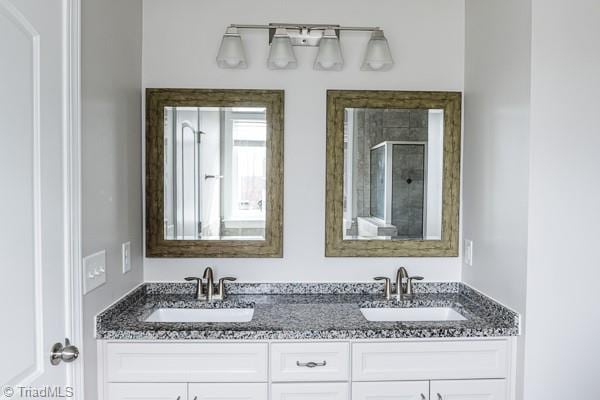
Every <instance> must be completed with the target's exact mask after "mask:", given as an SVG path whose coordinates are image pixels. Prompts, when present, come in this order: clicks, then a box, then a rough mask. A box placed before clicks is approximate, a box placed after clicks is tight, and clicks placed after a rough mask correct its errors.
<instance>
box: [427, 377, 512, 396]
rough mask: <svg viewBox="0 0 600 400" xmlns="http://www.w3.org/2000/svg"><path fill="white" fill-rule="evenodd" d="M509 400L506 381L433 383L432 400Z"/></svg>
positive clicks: (486, 380) (484, 380)
mask: <svg viewBox="0 0 600 400" xmlns="http://www.w3.org/2000/svg"><path fill="white" fill-rule="evenodd" d="M467 398H468V399H469V400H507V399H508V390H507V388H506V380H505V379H482V380H464V381H431V400H464V399H467Z"/></svg>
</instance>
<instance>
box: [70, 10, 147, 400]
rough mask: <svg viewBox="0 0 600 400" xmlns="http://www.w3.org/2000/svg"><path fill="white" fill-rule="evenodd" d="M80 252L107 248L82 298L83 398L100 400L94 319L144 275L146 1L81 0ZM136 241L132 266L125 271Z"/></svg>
mask: <svg viewBox="0 0 600 400" xmlns="http://www.w3.org/2000/svg"><path fill="white" fill-rule="evenodd" d="M81 27H82V46H81V49H82V59H81V62H82V65H81V67H82V76H81V78H82V136H83V137H82V174H83V175H82V180H83V187H82V190H83V193H82V195H83V199H82V202H83V204H82V206H83V216H82V217H83V221H82V225H83V232H82V234H83V255H84V256H85V255H89V254H91V253H94V252H97V251H100V250H103V249H106V255H107V283H106V285H104V286H102V287H100V288H98V289H96V290H94V291H92V292H90V293H89V294H87V295H86V296H84V301H83V307H84V311H83V312H84V321H83V322H84V336H85V337H84V343H83V349H82V350H83V352H82V354H83V359H84V364H85V385H86V388H85V394H86V399H88V400H93V399H96V398H97V394H96V393H97V386H96V374H97V370H96V341H95V340H94V338H93V329H94V322H93V319H94V316H95V315H96V314H97V313H98V312H99V311H100V310H102V309H103V308H105V307H106V306H108V305H109V304H111V303H112V302H114V301H115V300H116V299H117V298H119V297H120V296H122V295H123V294H124V293H126V292H127V291H129V290H130V289H131V288H132V287H134V286H136V285H137V284H138V283H139V282H141V280H142V276H143V271H142V198H141V196H142V191H141V134H140V132H141V103H140V102H141V100H140V90H141V89H140V88H141V68H142V66H141V58H142V54H141V50H142V2H141V0H127V1H121V0H83V1H82V21H81ZM126 241H131V260H132V270H131V272H129V273H128V274H126V275H123V274H122V272H121V243H122V242H126Z"/></svg>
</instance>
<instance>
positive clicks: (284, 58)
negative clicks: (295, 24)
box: [267, 28, 298, 69]
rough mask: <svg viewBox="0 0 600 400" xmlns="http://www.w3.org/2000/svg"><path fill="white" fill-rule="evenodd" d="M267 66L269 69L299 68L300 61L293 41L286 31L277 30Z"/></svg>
mask: <svg viewBox="0 0 600 400" xmlns="http://www.w3.org/2000/svg"><path fill="white" fill-rule="evenodd" d="M267 66H268V67H269V69H294V68H296V67H297V66H298V61H297V60H296V56H295V55H294V50H293V49H292V41H291V40H290V37H289V36H288V34H287V31H286V30H285V29H281V28H277V29H276V30H275V35H274V36H273V41H272V42H271V48H270V49H269V58H268V59H267Z"/></svg>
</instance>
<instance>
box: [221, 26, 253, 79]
mask: <svg viewBox="0 0 600 400" xmlns="http://www.w3.org/2000/svg"><path fill="white" fill-rule="evenodd" d="M217 64H218V65H219V67H220V68H229V69H232V68H237V69H244V68H248V64H247V63H246V54H245V53H244V46H243V44H242V37H241V36H240V34H239V33H238V30H237V28H235V27H229V28H227V31H225V35H223V40H221V47H219V54H217Z"/></svg>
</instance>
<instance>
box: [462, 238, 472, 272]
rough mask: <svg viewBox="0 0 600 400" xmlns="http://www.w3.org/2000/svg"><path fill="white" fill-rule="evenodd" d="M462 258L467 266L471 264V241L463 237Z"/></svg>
mask: <svg viewBox="0 0 600 400" xmlns="http://www.w3.org/2000/svg"><path fill="white" fill-rule="evenodd" d="M463 253H464V256H463V260H464V263H465V264H467V265H468V266H473V241H472V240H466V239H465V246H464V249H463Z"/></svg>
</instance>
